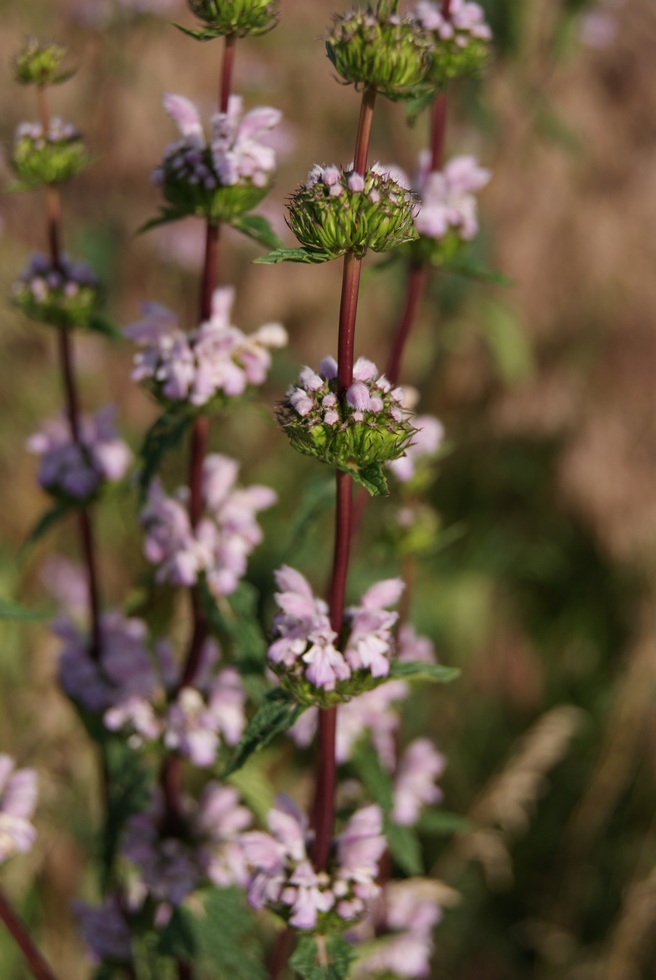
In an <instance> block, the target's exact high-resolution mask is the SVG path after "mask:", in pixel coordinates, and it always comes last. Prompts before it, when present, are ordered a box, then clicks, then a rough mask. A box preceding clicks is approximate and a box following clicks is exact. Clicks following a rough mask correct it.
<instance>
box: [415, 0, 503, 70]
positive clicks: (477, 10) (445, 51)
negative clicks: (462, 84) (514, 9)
mask: <svg viewBox="0 0 656 980" xmlns="http://www.w3.org/2000/svg"><path fill="white" fill-rule="evenodd" d="M463 7H464V5H463ZM417 19H418V21H419V23H420V25H421V26H422V27H423V28H424V30H425V32H426V37H427V38H428V40H429V43H430V67H429V69H428V74H427V81H428V82H429V83H430V84H431V85H432V86H434V87H436V88H443V87H444V86H445V85H446V83H447V82H450V81H451V80H452V79H454V78H461V77H464V76H467V75H478V74H480V73H481V71H482V70H483V68H484V66H485V63H486V61H487V59H488V56H489V47H490V42H491V40H492V31H491V30H490V28H489V26H488V24H486V23H485V15H484V13H483V10H482V8H481V7H480V6H479V5H478V4H474V3H471V4H467V6H466V7H465V9H458V10H452V11H451V14H450V15H446V14H444V13H443V12H442V11H441V10H440V9H439V5H438V4H429V3H424V4H420V5H419V7H418V10H417Z"/></svg>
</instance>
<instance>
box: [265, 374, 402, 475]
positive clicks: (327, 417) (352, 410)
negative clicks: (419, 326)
mask: <svg viewBox="0 0 656 980" xmlns="http://www.w3.org/2000/svg"><path fill="white" fill-rule="evenodd" d="M353 379H354V380H353V384H352V385H351V386H350V388H348V390H347V391H346V394H345V396H344V398H343V399H340V398H339V396H338V384H337V363H336V361H335V360H334V359H333V358H332V357H324V359H323V360H322V361H321V364H320V365H319V373H318V374H317V373H316V372H315V371H313V370H312V368H309V367H306V368H304V369H303V370H302V371H301V374H300V376H299V379H298V382H297V384H296V385H292V386H291V387H290V388H289V389H288V391H287V397H286V399H285V401H284V402H283V403H282V405H281V406H280V408H279V410H278V420H279V422H280V424H281V426H282V428H283V429H284V430H285V432H286V434H287V436H288V438H289V441H290V442H291V444H292V446H293V447H294V448H295V449H297V450H298V451H299V452H301V453H304V454H305V455H307V456H314V457H315V458H316V459H320V460H321V461H322V462H324V463H329V464H331V465H334V466H338V467H340V468H342V469H346V470H348V471H350V472H353V470H354V469H363V468H365V467H367V466H371V465H372V464H375V463H382V462H386V461H387V460H391V459H398V457H399V456H402V455H403V453H404V452H405V450H406V449H407V447H408V444H409V443H410V441H411V439H412V438H413V435H414V429H413V427H412V425H411V424H410V422H409V421H408V419H407V413H406V412H404V410H403V391H402V389H401V388H393V387H392V385H391V383H390V382H389V381H388V380H387V378H386V377H385V375H384V374H381V375H379V374H378V369H377V367H376V365H375V364H373V363H372V361H369V360H367V359H366V358H364V357H360V358H358V360H357V361H356V363H355V366H354V368H353Z"/></svg>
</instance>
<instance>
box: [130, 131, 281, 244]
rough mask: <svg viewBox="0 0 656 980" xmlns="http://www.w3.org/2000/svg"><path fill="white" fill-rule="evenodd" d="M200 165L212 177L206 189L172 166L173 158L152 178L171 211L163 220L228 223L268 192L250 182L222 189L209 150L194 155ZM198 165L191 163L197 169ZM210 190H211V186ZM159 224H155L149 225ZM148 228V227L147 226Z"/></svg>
mask: <svg viewBox="0 0 656 980" xmlns="http://www.w3.org/2000/svg"><path fill="white" fill-rule="evenodd" d="M197 153H198V157H199V159H200V165H201V166H203V165H204V167H205V168H206V170H207V172H208V173H209V174H211V175H212V178H210V179H209V181H208V185H209V186H208V185H206V184H205V183H204V182H203V181H202V180H198V181H197V180H196V178H195V175H194V174H193V172H192V171H191V170H190V169H189V168H186V169H185V167H184V166H179V165H176V157H175V156H174V155H173V156H171V157H169V158H165V160H164V161H163V164H162V166H161V167H159V168H158V169H157V170H156V171H155V174H154V175H153V182H154V183H155V184H156V185H158V186H160V187H161V189H162V194H163V195H164V198H165V199H166V201H167V202H168V203H169V204H170V205H171V209H172V210H171V211H168V210H167V211H166V212H165V217H166V218H167V220H176V219H178V218H184V217H189V216H192V215H195V216H196V217H199V218H205V219H206V220H208V221H211V222H213V223H216V224H218V223H219V222H223V221H225V222H231V221H233V220H234V219H235V218H236V217H237V216H238V215H241V214H243V213H244V212H246V211H251V210H252V209H253V208H254V207H256V206H257V205H258V204H259V203H260V201H261V200H262V199H263V198H264V197H266V195H267V194H268V192H269V186H270V185H269V183H268V182H267V183H266V184H264V185H263V186H256V185H255V184H254V183H253V182H252V181H247V180H245V181H240V182H239V183H237V184H230V185H223V184H219V183H218V179H215V178H214V164H213V159H212V151H211V149H210V148H209V147H206V148H204V149H199V150H198V151H197ZM197 166H198V163H194V167H197ZM212 184H213V185H214V186H211V185H212ZM157 223H162V222H161V221H160V222H158V221H155V222H154V223H153V224H157ZM149 226H150V227H152V225H149Z"/></svg>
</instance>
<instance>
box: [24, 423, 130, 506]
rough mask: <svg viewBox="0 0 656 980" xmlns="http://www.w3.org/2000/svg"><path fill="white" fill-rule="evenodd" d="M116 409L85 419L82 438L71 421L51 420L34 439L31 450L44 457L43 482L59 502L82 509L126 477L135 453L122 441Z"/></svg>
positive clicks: (81, 430) (81, 426) (81, 431)
mask: <svg viewBox="0 0 656 980" xmlns="http://www.w3.org/2000/svg"><path fill="white" fill-rule="evenodd" d="M115 414H116V413H115V410H114V407H113V406H111V405H108V406H106V407H105V408H101V409H100V410H99V411H97V412H96V413H95V415H93V416H83V417H82V418H81V419H80V423H79V433H78V439H77V440H76V439H74V438H73V434H72V431H71V425H70V422H69V420H68V419H67V418H65V417H62V418H58V419H49V420H48V421H47V422H45V423H44V424H43V426H42V428H41V430H40V431H39V432H36V433H35V434H34V435H33V436H30V438H29V439H28V442H27V448H28V450H29V451H30V452H32V453H35V454H36V455H37V456H40V457H41V464H40V466H39V477H38V478H39V483H40V484H41V486H42V487H43V488H44V490H47V491H48V493H50V494H52V496H53V497H55V498H56V499H57V500H61V501H63V502H65V503H73V504H77V505H79V506H81V505H82V504H88V503H90V502H91V501H92V500H94V499H95V498H96V497H97V496H98V494H99V493H100V492H101V490H102V489H103V488H104V487H105V486H106V485H107V484H108V483H117V482H118V481H119V480H122V479H123V477H124V476H125V474H126V472H127V470H128V467H129V465H130V462H131V460H132V453H131V452H130V450H129V449H128V447H127V445H126V444H125V443H124V442H123V440H122V439H120V438H119V436H118V433H117V431H116V427H115V425H114V417H115Z"/></svg>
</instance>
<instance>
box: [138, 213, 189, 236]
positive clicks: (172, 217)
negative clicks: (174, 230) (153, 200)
mask: <svg viewBox="0 0 656 980" xmlns="http://www.w3.org/2000/svg"><path fill="white" fill-rule="evenodd" d="M188 217H189V212H188V211H178V210H177V209H176V208H160V212H159V215H158V216H157V217H156V218H151V219H150V221H147V222H146V223H145V225H141V227H140V228H137V235H143V234H144V232H146V231H151V230H152V229H153V228H159V227H160V225H168V224H170V223H171V222H172V221H180V219H181V218H188Z"/></svg>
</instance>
